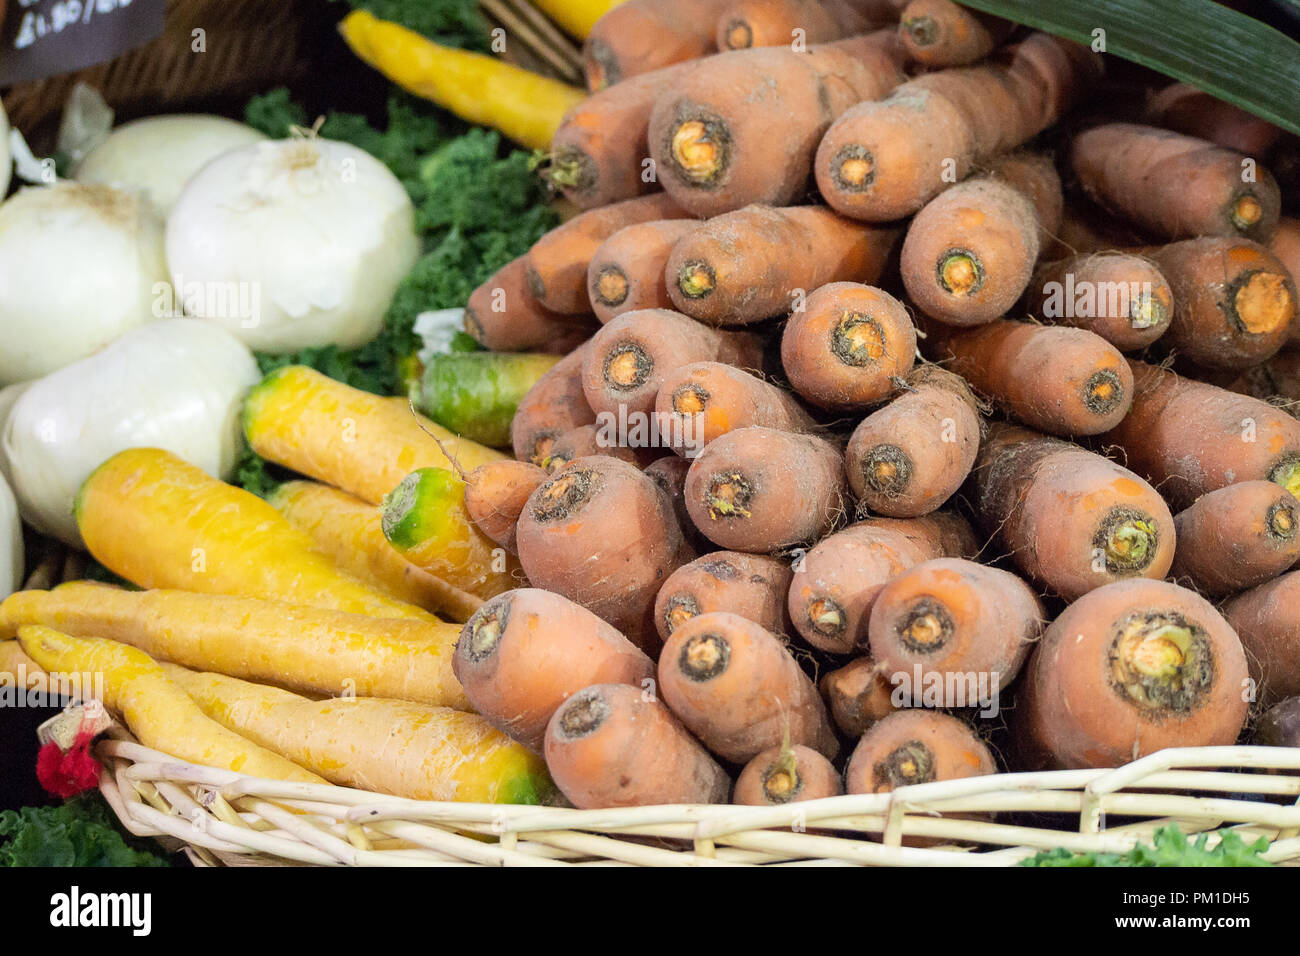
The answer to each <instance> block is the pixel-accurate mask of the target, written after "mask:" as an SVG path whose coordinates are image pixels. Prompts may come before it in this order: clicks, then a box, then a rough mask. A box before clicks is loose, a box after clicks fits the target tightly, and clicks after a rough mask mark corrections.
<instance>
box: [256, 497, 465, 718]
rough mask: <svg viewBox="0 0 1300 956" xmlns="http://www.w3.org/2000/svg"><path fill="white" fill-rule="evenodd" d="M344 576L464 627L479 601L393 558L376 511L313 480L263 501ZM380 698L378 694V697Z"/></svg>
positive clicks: (393, 551)
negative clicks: (286, 519)
mask: <svg viewBox="0 0 1300 956" xmlns="http://www.w3.org/2000/svg"><path fill="white" fill-rule="evenodd" d="M267 500H268V501H270V503H271V504H272V505H273V506H274V507H275V508H276V509H277V510H278V511H279V512H280V514H282V515H284V516H285V517H286V518H288V519H289V523H290V524H291V525H293V526H294V527H295V528H298V529H300V530H302V531H305V532H307V534H309V535H311V539H312V541H314V542H316V547H317V548H318V549H319V550H321V551H323V552H325V554H327V555H329V556H330V557H331V558H333V559H334V561H335V563H337V564H338V566H339V567H340V568H342V569H343V570H344V571H346V572H347V573H348V574H351V575H355V576H356V577H358V578H360V579H361V580H363V581H365V582H366V583H368V584H372V585H374V586H375V587H377V588H379V589H380V590H382V591H384V592H386V593H388V594H391V595H392V596H393V597H395V598H397V599H398V600H399V601H406V602H407V603H409V604H415V605H417V606H419V607H422V608H424V609H425V610H426V611H435V612H437V613H438V614H441V615H442V616H444V617H446V618H448V619H450V620H452V621H456V622H458V623H461V624H464V623H465V622H466V621H468V620H469V619H470V617H472V616H473V614H474V612H475V611H477V610H478V609H479V607H480V606H482V604H483V601H482V599H480V598H478V597H475V596H474V595H473V594H470V593H469V592H468V591H462V590H461V589H460V588H458V587H454V586H453V585H451V584H448V583H447V582H446V581H444V580H442V579H441V578H438V577H434V576H433V575H432V574H430V573H429V572H428V571H426V570H424V569H423V568H418V567H416V566H415V565H414V564H412V563H411V562H410V561H407V560H406V559H405V558H404V557H402V556H401V555H400V554H398V553H397V551H395V550H394V549H393V547H392V546H391V545H390V544H389V543H388V541H387V539H386V538H385V537H384V529H383V528H382V527H381V525H380V519H379V509H378V508H376V507H375V506H374V505H372V504H367V503H366V502H364V501H362V500H361V499H360V498H354V497H353V496H352V495H350V494H348V493H347V492H346V491H339V490H338V489H337V488H331V487H330V486H329V485H322V484H319V483H317V482H314V481H289V482H285V483H284V484H283V485H281V486H280V487H279V488H277V489H276V490H275V492H274V493H273V494H272V495H271V496H270V497H269V498H268V499H267ZM381 696H382V695H381Z"/></svg>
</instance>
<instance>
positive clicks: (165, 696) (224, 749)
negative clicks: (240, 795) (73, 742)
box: [18, 624, 325, 783]
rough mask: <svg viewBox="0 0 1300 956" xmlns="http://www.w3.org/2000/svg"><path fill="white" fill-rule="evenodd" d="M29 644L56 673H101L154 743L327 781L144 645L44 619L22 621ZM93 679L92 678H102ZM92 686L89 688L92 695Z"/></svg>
mask: <svg viewBox="0 0 1300 956" xmlns="http://www.w3.org/2000/svg"><path fill="white" fill-rule="evenodd" d="M18 641H19V643H20V644H21V645H22V649H23V651H24V652H25V653H26V654H27V655H28V656H29V657H30V658H31V659H32V660H33V661H35V662H36V664H37V665H38V666H39V667H40V668H41V669H42V670H44V671H45V672H46V673H48V674H50V675H66V676H67V677H68V678H69V679H70V678H71V677H73V676H75V675H97V676H98V678H99V681H102V688H101V689H102V691H103V704H104V706H105V707H106V708H107V709H108V710H110V711H112V712H113V713H114V714H117V715H118V716H120V717H121V718H122V721H123V722H124V723H125V724H126V726H127V727H128V728H129V729H130V731H131V733H132V734H134V735H135V737H136V739H137V740H139V741H140V743H142V744H144V745H145V746H146V747H150V748H152V749H154V750H160V751H162V752H163V753H165V754H168V755H170V756H172V757H176V758H178V759H180V760H186V761H189V762H190V763H195V764H199V765H200V766H203V767H215V768H217V769H219V770H233V771H235V772H236V773H243V774H248V775H249V776H252V777H265V778H267V779H269V780H289V781H294V782H297V783H325V779H324V778H323V777H319V776H317V775H316V774H314V773H312V772H311V771H310V770H307V769H306V768H304V767H302V766H300V765H299V764H297V763H294V762H292V761H290V760H288V759H286V758H285V757H282V756H280V755H279V754H277V753H274V752H273V751H271V750H270V749H269V748H265V747H261V746H259V745H258V744H257V743H255V742H253V741H251V740H248V739H246V738H244V737H242V736H240V735H239V734H237V733H234V732H232V731H230V730H227V729H226V728H225V727H223V726H221V725H220V724H219V723H217V722H216V721H214V720H212V719H211V718H209V717H207V716H206V715H205V714H204V713H203V712H202V711H201V710H200V709H199V708H198V707H197V706H196V705H195V704H194V702H193V701H192V700H190V698H189V697H188V696H187V695H186V693H185V692H184V691H183V690H182V689H181V688H180V687H178V686H177V685H176V684H175V683H174V682H173V681H172V680H171V678H170V677H169V676H168V675H167V674H166V673H165V672H164V671H163V668H162V666H160V665H159V664H157V663H156V662H155V661H154V660H153V659H152V658H151V657H149V655H148V654H146V653H144V651H140V650H137V649H136V648H134V647H128V646H127V645H125V644H119V643H118V642H116V641H110V640H107V639H105V638H100V637H73V636H71V635H68V634H61V633H59V632H58V631H55V630H53V629H51V628H48V627H43V626H41V625H38V624H32V625H27V626H24V627H20V628H19V629H18ZM96 683H97V682H96V681H89V682H88V684H87V686H94V685H95V684H96ZM89 696H90V694H89V693H85V694H83V699H87V698H88V697H89Z"/></svg>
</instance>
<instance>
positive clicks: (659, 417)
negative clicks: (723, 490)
mask: <svg viewBox="0 0 1300 956" xmlns="http://www.w3.org/2000/svg"><path fill="white" fill-rule="evenodd" d="M655 419H656V421H657V422H658V423H659V431H660V435H661V436H662V437H663V438H664V440H665V441H666V442H667V443H668V444H669V445H670V447H671V448H672V449H673V451H675V452H677V454H679V455H686V456H688V457H695V456H697V455H698V454H699V453H700V451H702V450H703V448H704V446H705V445H707V444H708V443H709V442H711V441H713V440H714V439H715V438H717V437H719V436H721V435H725V434H726V433H727V432H730V431H735V430H736V429H737V428H747V427H749V426H751V425H761V426H763V427H764V428H775V429H777V430H779V431H785V432H800V433H813V432H816V431H817V427H818V426H817V423H816V422H814V421H813V419H812V417H811V416H810V415H809V414H808V413H807V412H806V411H804V409H803V406H801V405H800V404H799V400H798V399H796V398H795V397H794V396H793V395H792V394H790V393H789V392H787V391H786V390H785V389H783V388H778V387H777V386H775V385H773V384H771V383H770V382H766V381H764V380H763V379H761V378H758V377H757V376H754V375H751V374H749V373H748V372H744V371H741V370H740V369H738V368H735V367H733V366H731V365H727V364H725V363H723V362H693V363H692V364H690V365H683V366H681V367H680V368H677V369H674V370H673V371H671V372H669V373H668V375H667V376H666V377H665V378H664V380H663V382H662V384H661V385H660V386H659V394H658V396H657V397H656V398H655Z"/></svg>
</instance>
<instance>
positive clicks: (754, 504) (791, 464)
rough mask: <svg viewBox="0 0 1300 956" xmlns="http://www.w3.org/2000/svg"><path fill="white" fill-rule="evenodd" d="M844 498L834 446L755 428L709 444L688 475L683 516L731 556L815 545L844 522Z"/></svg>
mask: <svg viewBox="0 0 1300 956" xmlns="http://www.w3.org/2000/svg"><path fill="white" fill-rule="evenodd" d="M846 492H847V486H846V484H845V481H844V468H843V459H842V457H841V454H840V451H839V449H838V448H837V447H836V446H835V445H832V444H831V443H830V442H828V441H826V440H825V439H823V438H818V437H816V436H815V435H799V434H794V433H791V432H783V431H777V430H776V429H773V428H762V427H760V426H756V425H755V426H750V427H748V428H738V429H736V430H735V431H730V432H727V433H726V434H725V435H723V436H722V437H720V438H717V439H715V440H714V441H712V442H710V443H709V444H708V445H707V446H706V447H705V449H704V451H703V452H702V453H701V454H700V456H699V457H698V458H696V459H695V461H694V462H692V464H691V469H690V471H689V472H687V475H686V509H687V511H689V512H690V515H691V519H692V521H693V522H694V523H695V526H696V527H697V528H699V529H700V531H701V532H703V534H704V535H705V537H707V538H708V539H709V540H710V541H712V542H713V543H714V544H716V545H718V546H719V547H721V548H726V549H728V550H733V551H749V552H769V551H776V550H779V549H781V548H787V547H791V546H793V545H798V544H807V543H809V542H812V541H815V540H816V539H817V538H820V537H821V536H822V535H824V534H826V533H827V532H828V531H830V529H831V528H832V527H834V525H835V523H836V522H837V521H838V520H839V519H840V518H841V517H842V516H843V515H844V513H845V501H846V497H847V496H846Z"/></svg>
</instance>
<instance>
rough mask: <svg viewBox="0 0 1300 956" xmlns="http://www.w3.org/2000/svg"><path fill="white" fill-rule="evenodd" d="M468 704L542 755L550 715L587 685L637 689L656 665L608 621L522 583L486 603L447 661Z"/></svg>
mask: <svg viewBox="0 0 1300 956" xmlns="http://www.w3.org/2000/svg"><path fill="white" fill-rule="evenodd" d="M453 661H454V666H455V672H456V677H457V678H458V679H459V680H460V682H461V685H462V686H463V687H464V688H465V694H466V695H467V696H468V697H469V700H470V703H471V704H472V705H473V706H474V709H475V710H476V711H477V712H478V713H480V714H482V715H483V716H484V717H485V718H486V719H487V720H489V721H491V722H492V724H493V726H495V727H497V728H498V729H500V730H502V731H504V732H505V733H507V734H509V735H510V736H511V737H513V738H514V739H515V740H518V741H520V742H521V743H523V744H524V745H525V746H528V747H531V748H533V749H534V750H537V751H539V752H540V749H541V747H542V741H543V738H544V737H545V734H546V725H547V723H549V722H550V719H551V715H552V714H554V713H555V711H556V710H557V709H558V708H559V706H560V705H561V704H563V703H564V701H565V700H567V699H568V698H569V697H570V696H572V695H573V694H576V693H577V692H578V691H580V690H582V689H583V688H584V687H587V686H589V685H591V684H601V683H619V684H630V685H632V686H633V687H635V688H636V690H637V692H638V693H640V692H641V690H642V688H643V686H645V685H646V682H648V681H650V679H651V678H652V677H653V676H654V663H653V662H652V661H651V660H650V658H648V657H646V655H645V654H644V653H643V652H642V651H641V650H640V648H638V647H636V646H635V645H634V644H632V643H631V642H630V641H629V640H628V639H627V638H626V637H624V636H623V635H622V634H620V633H619V632H618V631H617V630H615V629H614V628H613V627H612V626H611V625H609V624H607V623H606V622H605V621H603V620H601V619H600V618H598V617H597V616H596V615H595V614H592V613H591V612H590V611H588V610H587V609H586V608H584V607H581V606H580V605H577V604H574V603H573V602H572V601H570V600H568V599H567V598H564V597H561V596H560V595H558V594H554V593H552V592H550V591H542V590H538V589H536V588H520V589H518V590H515V591H508V592H507V593H505V594H502V595H499V596H498V597H495V598H493V599H492V600H491V601H488V602H487V603H486V604H484V605H483V607H482V608H480V609H479V611H478V613H476V614H475V615H474V616H473V617H472V618H470V620H469V621H468V622H466V624H465V626H464V628H462V629H461V633H460V639H459V641H458V642H457V644H456V653H455V657H454V658H453Z"/></svg>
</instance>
